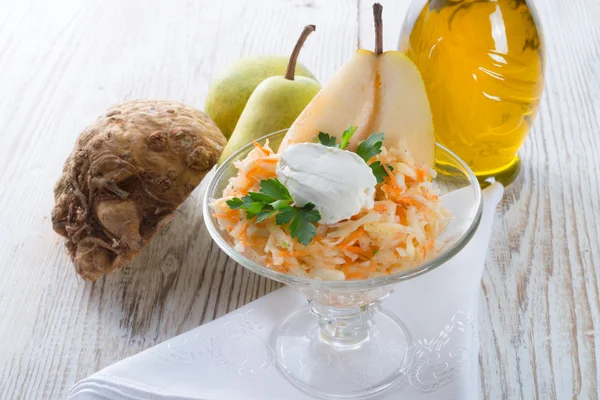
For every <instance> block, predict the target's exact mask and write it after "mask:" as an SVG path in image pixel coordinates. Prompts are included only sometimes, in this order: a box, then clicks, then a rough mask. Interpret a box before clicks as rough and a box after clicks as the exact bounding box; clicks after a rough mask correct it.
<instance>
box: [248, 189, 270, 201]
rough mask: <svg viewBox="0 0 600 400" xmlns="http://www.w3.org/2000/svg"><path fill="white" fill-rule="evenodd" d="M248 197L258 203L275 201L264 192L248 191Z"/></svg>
mask: <svg viewBox="0 0 600 400" xmlns="http://www.w3.org/2000/svg"><path fill="white" fill-rule="evenodd" d="M248 197H250V199H252V201H257V202H259V203H265V204H269V203H273V202H274V201H275V199H274V198H273V197H271V196H268V195H266V194H264V193H257V192H248Z"/></svg>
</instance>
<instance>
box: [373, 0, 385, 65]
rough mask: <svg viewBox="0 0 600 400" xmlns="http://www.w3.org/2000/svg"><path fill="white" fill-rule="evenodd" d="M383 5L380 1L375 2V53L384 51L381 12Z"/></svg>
mask: <svg viewBox="0 0 600 400" xmlns="http://www.w3.org/2000/svg"><path fill="white" fill-rule="evenodd" d="M382 12H383V6H382V5H381V4H379V3H375V4H373V19H374V20H375V54H381V53H383V20H382V18H381V13H382Z"/></svg>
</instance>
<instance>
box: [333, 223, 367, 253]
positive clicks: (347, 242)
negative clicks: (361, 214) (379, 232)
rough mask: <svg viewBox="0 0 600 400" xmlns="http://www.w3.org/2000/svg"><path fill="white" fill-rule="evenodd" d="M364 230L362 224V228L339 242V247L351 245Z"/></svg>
mask: <svg viewBox="0 0 600 400" xmlns="http://www.w3.org/2000/svg"><path fill="white" fill-rule="evenodd" d="M364 232H365V230H364V228H363V227H362V226H361V227H360V228H358V229H357V230H355V231H354V232H352V233H351V234H349V235H348V237H346V239H344V240H343V241H342V242H341V243H340V244H338V247H342V248H344V247H347V246H349V245H351V244H352V243H353V242H354V241H355V240H356V239H358V238H359V237H361V236H362V234H363V233H364Z"/></svg>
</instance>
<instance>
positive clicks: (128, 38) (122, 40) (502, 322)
mask: <svg viewBox="0 0 600 400" xmlns="http://www.w3.org/2000/svg"><path fill="white" fill-rule="evenodd" d="M383 3H384V8H385V11H384V26H385V35H386V36H385V41H384V42H385V47H386V48H393V47H395V44H396V42H397V38H398V33H399V31H400V27H401V24H402V20H403V17H404V13H405V10H406V8H407V6H408V0H403V1H393V0H389V1H384V2H383ZM370 7H371V1H364V0H335V1H333V0H327V1H326V0H293V1H278V0H261V1H243V0H231V1H215V0H194V1H192V0H188V1H185V0H174V1H160V0H152V1H150V0H128V1H121V0H54V1H46V2H42V1H32V0H14V1H9V2H7V1H0V188H1V190H0V239H1V240H0V398H1V399H11V398H20V399H37V398H40V399H41V398H44V399H51V398H52V399H55V398H64V397H65V395H66V393H67V391H68V389H69V387H70V386H71V385H72V384H73V383H74V382H75V381H77V380H78V379H81V378H83V377H85V376H87V375H89V374H91V373H93V372H95V371H97V370H99V369H101V368H103V367H104V366H106V365H109V364H111V363H113V362H116V361H118V360H120V359H122V358H124V357H127V356H130V355H132V354H135V353H137V352H139V351H141V350H143V349H145V348H148V347H150V346H153V345H155V344H157V343H159V342H161V341H163V340H165V339H167V338H170V337H172V336H174V335H177V334H179V333H181V332H184V331H186V330H189V329H191V328H194V327H196V326H197V325H199V324H202V323H205V322H207V321H210V320H212V319H214V318H217V317H219V316H221V315H223V314H225V313H227V312H229V311H232V310H234V309H236V308H237V307H239V306H241V305H242V304H245V303H247V302H249V301H251V300H253V299H255V298H257V297H259V296H262V295H264V294H265V293H267V292H269V291H271V290H274V289H275V288H277V287H278V284H277V283H275V282H271V281H268V280H266V279H263V278H260V277H259V276H257V275H255V274H253V273H250V272H248V271H246V270H244V269H243V268H241V267H240V266H238V265H236V264H235V263H234V262H232V261H231V260H229V259H228V258H227V256H225V254H223V253H222V252H221V251H220V250H219V249H218V248H217V247H216V245H214V244H212V242H211V240H210V238H209V236H208V234H207V232H206V231H205V229H204V225H203V221H202V219H201V215H200V211H199V196H198V195H196V197H195V198H192V199H190V200H189V201H187V202H186V203H185V205H184V206H183V208H182V211H183V213H182V215H180V216H179V217H177V218H176V220H175V221H173V223H172V224H171V225H170V227H169V228H168V229H167V230H166V231H164V232H163V233H161V234H160V237H158V238H156V239H155V240H154V241H153V242H152V243H151V245H150V246H149V247H148V248H147V249H146V250H145V251H144V253H143V255H142V256H141V257H139V259H137V260H136V261H135V262H134V267H135V268H129V269H125V270H122V271H119V272H116V273H113V274H112V275H110V276H108V277H106V278H105V279H101V280H99V281H97V282H95V283H85V282H83V281H82V280H80V279H79V278H78V277H77V276H76V275H75V272H74V270H73V267H72V264H71V262H70V261H69V259H68V258H67V256H66V255H65V253H64V248H63V244H62V240H61V238H59V237H58V235H56V234H55V233H54V232H53V231H52V228H51V223H50V218H49V215H50V210H51V208H52V205H53V196H52V186H53V183H54V181H55V180H56V179H57V177H58V176H59V174H60V171H61V168H62V164H63V161H64V159H65V157H66V156H67V154H68V153H69V152H70V151H71V148H72V146H73V143H74V141H75V138H76V137H77V135H78V134H79V132H80V131H81V130H82V128H83V127H84V126H85V125H87V124H88V123H89V122H91V121H93V120H94V119H95V118H96V116H97V115H99V114H101V113H102V112H103V111H104V110H105V109H106V108H107V107H108V106H109V105H111V104H113V103H117V102H120V101H122V100H125V99H131V98H156V99H173V100H180V101H183V102H185V103H188V104H191V105H194V106H196V107H198V108H202V105H203V103H204V99H205V96H206V93H207V88H208V85H209V82H210V80H211V78H212V77H213V76H214V75H215V74H217V73H218V72H219V71H220V70H221V69H222V68H224V67H225V66H226V65H228V64H229V63H230V62H231V61H233V60H234V59H236V58H238V57H240V56H245V55H249V54H255V53H283V54H285V53H288V52H289V51H290V49H291V47H292V46H293V43H294V42H295V39H296V37H297V35H298V33H299V32H300V31H301V28H302V27H303V26H304V25H305V24H308V23H314V24H316V25H317V32H316V34H314V35H312V37H311V38H310V39H309V43H308V44H307V46H305V49H304V50H303V52H302V55H301V61H302V62H303V63H304V64H306V65H307V66H309V68H311V69H312V70H313V71H314V72H315V74H316V75H317V77H318V78H319V79H320V80H321V82H326V81H327V80H328V79H329V77H331V75H332V74H333V72H334V71H335V70H336V69H337V68H338V67H339V66H340V65H341V64H342V63H343V62H344V61H345V60H346V59H347V58H348V57H349V56H350V55H351V54H352V53H353V51H354V50H355V49H356V47H357V45H365V46H367V47H371V46H372V36H373V35H372V22H371V11H370ZM538 9H539V12H540V16H541V19H542V21H543V25H544V28H545V34H546V46H547V83H546V91H545V96H544V99H543V102H542V106H541V110H540V113H539V115H538V118H537V121H536V124H535V127H534V129H533V132H532V133H531V135H530V137H529V139H528V140H527V142H526V144H525V146H524V148H523V149H522V152H521V154H522V158H523V170H522V173H521V175H520V177H519V178H518V180H517V181H516V182H515V183H514V184H513V185H511V186H510V187H509V188H508V190H507V192H506V196H505V198H504V200H503V202H502V204H501V207H500V209H499V212H498V215H497V217H496V221H495V228H494V229H495V234H494V237H493V240H492V243H491V248H490V252H489V256H488V259H487V265H486V272H485V275H484V278H483V282H482V295H481V309H480V335H481V355H480V360H481V389H480V392H481V394H482V398H486V399H521V398H524V399H531V398H539V399H553V398H560V399H567V398H568V399H570V398H580V399H596V398H598V382H599V380H600V368H599V365H598V360H599V359H600V290H599V285H600V260H599V259H600V28H599V26H600V25H599V23H598V21H599V20H600V2H599V1H598V0H569V1H564V0H539V1H538ZM196 193H197V192H196Z"/></svg>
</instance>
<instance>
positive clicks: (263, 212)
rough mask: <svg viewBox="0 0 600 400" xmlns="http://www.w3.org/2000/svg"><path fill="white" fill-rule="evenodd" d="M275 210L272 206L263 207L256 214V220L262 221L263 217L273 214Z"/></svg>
mask: <svg viewBox="0 0 600 400" xmlns="http://www.w3.org/2000/svg"><path fill="white" fill-rule="evenodd" d="M276 212H277V211H276V210H274V209H273V207H271V206H266V207H263V209H262V210H261V212H259V213H258V214H256V222H261V221H264V220H265V219H267V218H269V217H270V216H271V215H273V214H275V213H276Z"/></svg>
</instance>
